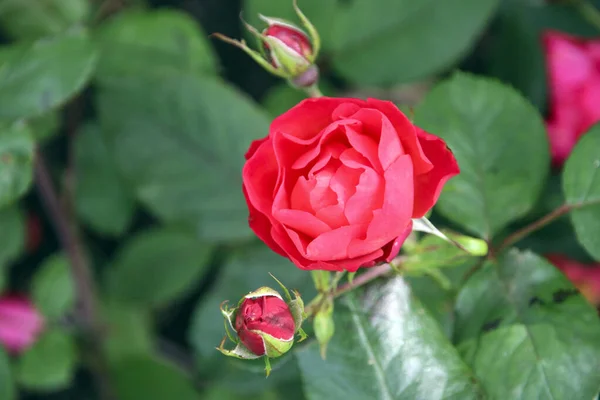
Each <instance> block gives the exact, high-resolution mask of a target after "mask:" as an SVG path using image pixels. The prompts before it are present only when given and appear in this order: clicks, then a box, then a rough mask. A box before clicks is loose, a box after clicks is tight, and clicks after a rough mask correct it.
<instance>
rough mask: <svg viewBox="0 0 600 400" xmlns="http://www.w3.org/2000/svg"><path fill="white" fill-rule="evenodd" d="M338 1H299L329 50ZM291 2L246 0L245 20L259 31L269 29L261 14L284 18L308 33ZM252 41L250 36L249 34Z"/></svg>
mask: <svg viewBox="0 0 600 400" xmlns="http://www.w3.org/2000/svg"><path fill="white" fill-rule="evenodd" d="M336 3H337V1H336V0H299V1H298V7H300V9H301V10H302V12H303V13H304V14H305V15H306V16H307V17H308V19H309V20H310V21H311V23H312V24H313V25H315V27H316V28H317V30H318V31H319V36H320V37H321V41H322V45H323V47H324V48H326V49H328V48H329V47H331V44H332V39H331V34H332V33H333V32H332V28H333V24H332V23H331V22H332V19H333V18H334V16H335V14H336ZM292 4H293V3H292V0H290V1H279V0H277V1H273V0H245V1H244V8H243V10H244V18H245V19H246V20H247V21H248V22H249V23H250V24H251V25H253V26H255V27H256V28H257V29H258V30H259V31H262V30H263V29H264V28H266V27H267V24H266V23H265V22H264V21H261V20H260V19H259V17H258V15H259V14H262V15H265V16H267V17H275V18H283V19H286V20H287V21H289V22H291V23H293V24H294V25H296V26H297V27H299V28H301V29H302V30H304V31H306V29H305V28H304V27H303V26H302V23H301V22H300V20H299V19H298V17H297V16H296V13H295V12H294V8H293V6H292ZM247 36H248V38H249V39H250V35H249V34H247ZM249 43H250V45H253V44H254V38H252V40H249Z"/></svg>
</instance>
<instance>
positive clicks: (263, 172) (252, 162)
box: [242, 140, 278, 215]
mask: <svg viewBox="0 0 600 400" xmlns="http://www.w3.org/2000/svg"><path fill="white" fill-rule="evenodd" d="M277 175H278V166H277V160H276V159H275V154H274V151H273V143H272V141H271V140H264V141H263V142H262V143H261V144H260V145H259V146H258V147H257V148H256V149H255V151H254V153H253V154H252V156H251V157H250V158H249V159H248V160H247V161H246V164H244V168H243V169H242V180H243V182H244V188H245V190H246V193H247V197H246V198H247V200H248V202H249V203H252V205H253V206H254V207H255V208H256V209H257V210H258V211H260V212H262V213H263V214H266V215H270V214H271V211H270V210H271V207H272V199H273V191H274V189H275V184H276V181H277Z"/></svg>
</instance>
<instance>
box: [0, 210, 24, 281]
mask: <svg viewBox="0 0 600 400" xmlns="http://www.w3.org/2000/svg"><path fill="white" fill-rule="evenodd" d="M0 243H2V245H0V269H2V268H3V267H4V266H5V265H7V264H9V263H10V262H12V261H13V260H15V259H16V258H17V257H18V256H19V255H20V254H21V252H22V251H23V249H24V248H25V217H24V216H23V213H21V210H20V209H19V207H17V205H13V206H9V207H4V208H0Z"/></svg>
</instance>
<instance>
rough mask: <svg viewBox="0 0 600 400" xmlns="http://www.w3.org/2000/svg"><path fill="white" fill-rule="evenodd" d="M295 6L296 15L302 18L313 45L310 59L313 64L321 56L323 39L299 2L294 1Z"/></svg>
mask: <svg viewBox="0 0 600 400" xmlns="http://www.w3.org/2000/svg"><path fill="white" fill-rule="evenodd" d="M293 4H294V11H296V15H297V16H298V18H300V21H302V25H304V27H305V28H306V30H307V31H308V34H309V35H310V40H311V44H312V54H311V55H310V57H309V61H310V62H311V63H314V62H315V60H316V59H317V57H318V55H319V51H320V50H321V37H320V36H319V32H318V31H317V28H315V26H314V25H313V24H312V23H311V22H310V20H309V19H308V18H307V17H306V15H304V13H303V12H302V10H300V7H298V1H297V0H294V2H293Z"/></svg>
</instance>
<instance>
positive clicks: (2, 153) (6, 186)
mask: <svg viewBox="0 0 600 400" xmlns="http://www.w3.org/2000/svg"><path fill="white" fill-rule="evenodd" d="M1 74H2V72H1V71H0V75H1ZM1 79H2V78H0V80H1ZM0 85H1V83H0ZM1 93H2V89H1V88H0V102H1V101H2V100H1V97H2V94H1ZM0 108H1V106H0ZM0 113H2V111H0ZM33 146H34V142H33V140H32V138H31V132H30V131H29V129H28V128H27V126H26V125H24V124H23V123H21V122H17V123H14V124H12V125H7V124H4V123H0V208H2V207H5V206H6V205H8V204H10V203H12V202H13V201H15V200H16V199H18V198H19V197H21V196H22V195H23V194H25V192H26V191H27V190H28V189H29V186H30V185H31V181H32V179H33Z"/></svg>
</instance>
